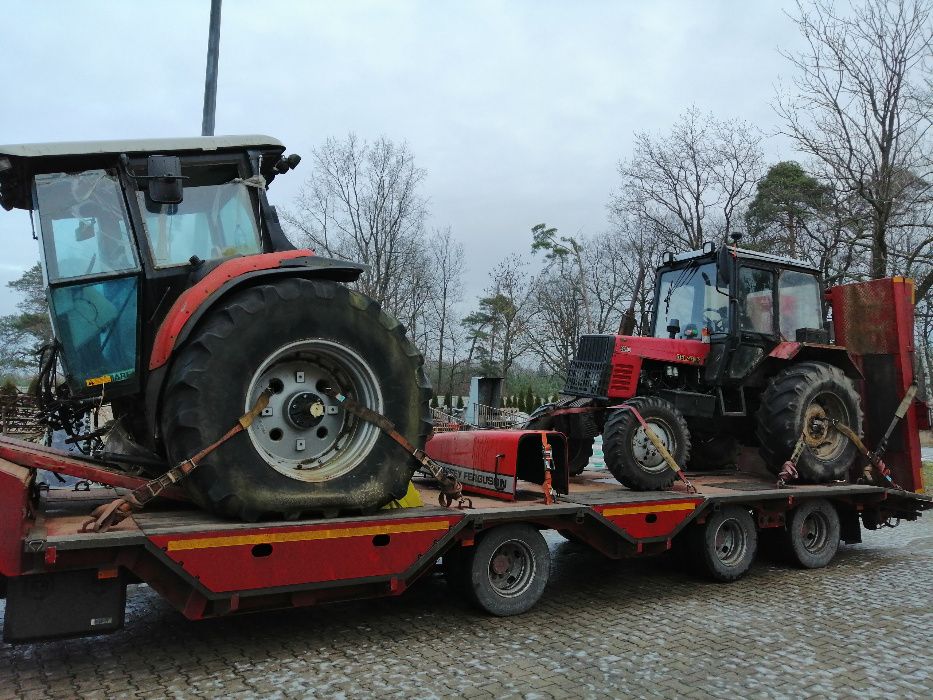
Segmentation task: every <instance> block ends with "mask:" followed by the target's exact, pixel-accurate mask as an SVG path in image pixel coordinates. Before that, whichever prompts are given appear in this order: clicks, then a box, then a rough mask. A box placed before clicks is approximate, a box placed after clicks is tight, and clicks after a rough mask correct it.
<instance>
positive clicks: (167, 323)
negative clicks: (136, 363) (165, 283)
mask: <svg viewBox="0 0 933 700" xmlns="http://www.w3.org/2000/svg"><path fill="white" fill-rule="evenodd" d="M312 255H314V251H311V250H285V251H281V252H279V253H262V254H260V255H249V256H246V257H242V258H233V259H231V260H227V261H226V262H222V263H221V264H220V265H218V266H217V267H215V268H214V269H213V270H211V271H210V272H209V273H208V274H207V275H205V277H204V279H202V280H201V281H200V282H198V283H197V284H196V285H194V286H193V287H190V288H189V289H186V290H185V291H184V292H182V294H181V296H179V297H178V299H176V300H175V303H174V304H172V308H171V309H169V312H168V314H167V315H166V316H165V320H164V321H162V325H161V326H159V331H158V333H156V337H155V342H154V343H153V344H152V355H150V358H149V370H150V371H152V370H154V369H158V368H159V367H161V366H162V365H164V364H165V363H166V362H168V360H169V358H170V357H171V356H172V350H174V349H175V341H176V340H177V339H178V336H179V335H180V334H181V332H182V331H183V330H184V328H185V324H187V323H188V321H189V320H190V319H191V317H192V316H193V315H194V314H195V312H197V310H198V309H199V308H200V307H201V305H202V304H203V303H204V302H205V301H207V300H208V299H209V298H210V297H211V295H212V294H214V292H216V291H217V290H218V289H220V288H221V287H223V286H224V285H225V284H226V283H227V282H229V281H230V280H232V279H234V278H236V277H239V276H240V275H244V274H246V273H249V272H255V271H257V270H271V269H273V268H276V267H279V265H280V264H281V263H282V261H284V260H291V259H293V258H307V257H310V256H312Z"/></svg>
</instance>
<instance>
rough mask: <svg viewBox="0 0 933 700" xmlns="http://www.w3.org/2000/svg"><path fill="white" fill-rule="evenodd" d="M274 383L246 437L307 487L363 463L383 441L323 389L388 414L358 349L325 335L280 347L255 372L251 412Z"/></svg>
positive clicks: (248, 403) (250, 394) (277, 467)
mask: <svg viewBox="0 0 933 700" xmlns="http://www.w3.org/2000/svg"><path fill="white" fill-rule="evenodd" d="M270 383H272V384H273V386H274V387H275V388H276V389H278V390H277V391H276V392H275V393H273V394H272V396H271V397H270V399H269V406H268V408H267V409H266V410H265V411H263V414H262V415H261V416H259V417H258V418H257V419H256V420H255V421H253V424H252V425H251V426H250V427H249V428H248V429H247V434H248V435H249V438H250V441H251V442H252V443H253V447H255V448H256V451H257V452H258V453H259V454H260V455H261V456H262V457H263V459H265V461H266V462H267V463H268V464H269V466H270V467H272V468H273V469H275V471H277V472H279V473H280V474H283V475H285V476H287V477H289V478H291V479H296V480H298V481H307V482H321V481H329V480H331V479H335V478H337V477H339V476H342V475H344V474H346V473H347V472H349V471H351V470H352V469H353V468H354V467H355V466H357V465H358V464H359V463H360V461H361V460H362V459H363V458H364V457H365V456H366V455H367V454H369V452H370V450H371V449H372V447H373V445H374V443H375V442H376V440H377V439H378V438H379V429H378V428H377V427H376V426H374V425H372V424H371V423H368V422H366V421H361V420H359V419H357V418H356V417H354V416H353V415H352V414H350V413H348V412H347V411H346V409H345V408H344V406H343V405H342V404H341V403H340V402H339V401H337V400H335V399H331V398H330V397H328V396H327V395H325V394H324V393H323V392H322V388H324V387H329V388H331V389H334V390H336V391H337V392H339V393H342V394H345V395H346V396H348V397H350V398H352V399H354V400H356V401H358V402H359V403H361V404H363V405H364V406H366V407H368V408H370V409H372V410H374V411H376V412H377V413H382V412H383V410H384V408H383V398H382V391H381V388H380V385H379V382H378V380H377V379H376V375H375V372H373V370H372V368H371V367H370V366H369V364H368V363H367V362H366V361H365V360H364V359H363V358H362V357H360V355H359V354H357V353H356V352H355V351H353V350H351V349H349V348H347V347H345V346H343V345H340V344H338V343H335V342H334V341H331V340H325V339H322V338H310V339H306V340H299V341H296V342H294V343H290V344H288V345H285V346H283V347H281V348H279V349H278V350H276V351H275V352H273V353H272V354H271V355H269V357H267V358H266V359H265V361H263V363H262V364H261V365H260V366H259V368H258V369H257V370H256V372H255V373H254V374H253V377H252V379H251V380H250V384H249V389H248V390H247V393H246V402H245V410H248V409H249V408H250V407H252V406H253V405H254V404H255V402H256V400H257V399H258V397H259V395H260V394H261V393H262V392H263V391H264V390H265V389H266V388H267V387H269V386H270Z"/></svg>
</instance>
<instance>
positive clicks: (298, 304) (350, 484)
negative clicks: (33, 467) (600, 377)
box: [0, 136, 431, 520]
mask: <svg viewBox="0 0 933 700" xmlns="http://www.w3.org/2000/svg"><path fill="white" fill-rule="evenodd" d="M284 152H285V148H284V146H283V145H282V144H281V143H280V142H278V141H277V140H275V139H273V138H269V137H266V136H224V137H205V138H180V139H153V140H140V141H104V142H85V143H51V144H26V145H13V146H0V204H2V206H3V207H4V208H5V209H7V210H9V209H12V208H18V209H24V210H28V211H29V212H30V213H31V215H32V216H33V221H34V227H35V228H36V229H37V233H38V237H39V239H40V241H41V257H42V267H43V271H44V274H45V278H46V283H47V290H48V302H49V308H50V312H51V320H52V326H53V329H54V335H55V340H54V342H52V343H51V344H49V345H48V346H46V348H45V349H44V352H43V355H42V358H41V365H40V374H39V378H38V382H37V386H36V391H37V392H38V393H39V395H40V396H41V398H42V399H43V404H44V407H45V415H46V417H47V420H48V424H49V428H50V430H54V431H64V432H65V433H66V434H67V435H68V436H69V437H68V441H70V442H72V443H74V444H77V445H78V446H80V447H82V448H83V449H84V450H85V451H86V452H88V453H89V454H90V455H91V456H92V457H94V458H96V459H100V460H102V461H105V462H107V463H109V464H111V465H123V467H124V468H125V469H127V470H140V471H142V472H143V473H148V474H151V475H158V474H161V473H163V472H164V471H165V470H166V468H167V467H168V466H170V465H172V464H177V463H179V462H181V461H182V460H185V459H187V458H189V457H191V456H192V455H193V454H195V453H197V452H198V451H199V450H201V449H202V448H203V447H205V446H206V445H208V444H210V443H212V442H214V441H215V440H217V439H218V438H219V437H221V435H223V434H224V433H225V432H226V431H227V430H228V428H229V427H230V426H231V425H234V424H235V423H236V421H237V418H238V417H239V416H241V415H242V414H244V412H245V411H247V410H248V409H249V408H250V407H252V406H254V405H255V404H256V403H257V401H258V397H259V396H260V395H261V394H263V393H266V394H271V397H270V399H269V404H268V406H267V407H266V408H265V409H264V410H263V411H262V414H261V415H260V416H259V417H258V419H257V420H255V421H254V422H253V424H252V425H251V426H250V427H249V428H248V429H247V430H246V436H245V438H239V439H237V440H231V441H229V442H228V443H225V444H224V445H223V446H221V447H220V448H219V449H217V450H216V451H215V452H213V453H212V454H211V455H210V456H209V457H207V458H206V459H205V460H204V462H203V463H202V466H201V467H200V468H199V469H198V470H197V471H196V472H194V473H193V474H192V475H191V477H190V478H189V479H188V480H187V482H188V483H187V486H188V489H189V492H190V494H191V496H192V497H193V498H194V500H196V501H197V502H198V503H199V504H201V505H202V506H204V507H206V508H209V509H211V510H214V511H216V512H218V513H220V514H224V515H229V516H234V517H239V518H243V519H246V520H256V519H258V518H261V517H285V518H296V517H299V516H302V515H306V514H325V515H332V514H337V513H348V512H364V511H368V510H372V509H375V508H378V507H380V506H382V505H384V504H385V503H387V502H389V501H390V500H392V499H393V498H400V497H402V496H404V494H405V493H406V490H407V487H408V483H409V480H410V478H411V475H412V473H413V471H414V467H415V462H414V460H413V459H407V460H406V459H405V456H404V453H403V452H402V451H401V450H399V449H398V446H397V445H396V444H395V443H393V442H392V440H391V439H390V438H389V437H388V436H386V435H384V434H383V433H382V432H381V431H380V430H379V429H378V428H377V427H376V426H375V425H373V424H371V423H367V422H365V421H362V420H360V419H358V418H357V417H355V415H352V414H350V413H348V412H347V411H346V410H345V409H344V407H343V406H342V405H341V403H340V402H339V401H338V400H337V399H334V398H332V397H331V395H332V394H335V393H336V394H342V395H344V396H347V397H350V398H352V399H354V400H355V401H356V402H357V403H359V404H362V405H363V406H365V407H367V408H370V409H372V410H374V411H376V412H377V413H380V414H383V415H385V416H386V417H387V418H389V420H391V421H392V422H393V423H394V424H395V425H396V426H397V427H398V429H399V431H400V432H401V433H402V434H403V435H404V436H405V437H406V438H407V439H408V440H409V441H410V442H412V443H414V444H415V445H416V446H419V447H420V446H423V445H424V443H425V440H426V437H427V435H428V434H429V431H430V429H431V424H430V421H429V409H428V399H429V397H430V386H429V384H428V382H427V379H426V377H425V375H424V372H423V371H422V358H421V355H420V354H419V352H418V351H417V349H416V348H415V347H414V346H413V345H412V344H411V342H410V341H409V340H408V339H407V338H406V335H405V330H404V328H403V327H402V326H401V324H399V322H398V321H397V320H396V319H394V318H392V317H391V316H389V315H388V314H386V313H385V312H383V311H382V310H381V309H380V308H379V306H378V304H376V303H375V302H374V301H373V300H371V299H369V298H366V297H365V296H363V295H361V294H359V293H357V292H355V291H353V290H351V289H350V288H348V287H347V286H346V285H345V284H344V283H347V282H353V281H354V280H356V279H357V278H358V277H359V276H360V274H362V273H363V272H364V267H363V266H361V265H358V264H355V263H352V262H347V261H343V260H332V259H328V258H324V257H320V256H316V255H314V253H313V252H312V251H310V250H296V249H295V247H294V246H293V245H292V244H291V243H290V242H289V241H288V240H287V238H286V237H285V235H284V233H283V231H282V228H281V227H280V225H279V220H278V217H277V215H276V213H275V210H274V208H273V207H272V206H270V204H269V201H268V199H267V196H266V187H267V186H268V185H269V184H270V183H271V182H272V180H273V179H274V178H275V177H276V176H278V175H282V174H285V173H287V172H288V171H289V170H291V169H293V168H294V167H295V166H296V165H297V164H298V161H299V160H300V159H299V158H298V156H295V155H292V156H285V154H284ZM105 404H109V406H110V407H111V408H112V413H113V419H112V422H108V424H107V425H106V426H104V427H101V428H97V426H95V425H93V423H90V422H89V420H88V416H89V415H93V414H94V413H95V412H96V411H97V410H98V409H100V408H101V406H103V405H105Z"/></svg>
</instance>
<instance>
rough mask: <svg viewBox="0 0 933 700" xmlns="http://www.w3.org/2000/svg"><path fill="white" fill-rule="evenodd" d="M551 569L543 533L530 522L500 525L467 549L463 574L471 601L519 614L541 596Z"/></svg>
mask: <svg viewBox="0 0 933 700" xmlns="http://www.w3.org/2000/svg"><path fill="white" fill-rule="evenodd" d="M550 570H551V554H550V551H549V550H548V547H547V543H546V542H545V541H544V537H542V536H541V533H540V532H538V530H536V529H535V528H533V527H531V526H530V525H519V524H514V525H500V526H499V527H496V528H493V529H492V530H490V531H489V532H487V533H486V534H485V535H484V536H483V538H482V539H481V540H479V542H478V543H477V544H476V546H475V547H473V548H472V549H471V550H468V551H467V554H466V557H465V560H464V564H463V570H462V571H463V575H464V576H465V577H466V581H467V586H466V588H467V592H468V594H469V596H470V598H471V600H472V601H473V603H474V604H475V605H477V606H479V607H480V608H481V609H482V610H485V611H486V612H488V613H491V614H493V615H498V616H500V617H505V616H508V615H519V614H521V613H523V612H525V611H526V610H528V609H530V608H531V607H532V606H533V605H534V604H535V603H537V602H538V600H539V599H540V598H541V594H542V593H544V587H545V586H546V585H547V579H548V575H549V574H550Z"/></svg>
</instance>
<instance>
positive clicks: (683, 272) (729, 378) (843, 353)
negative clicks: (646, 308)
mask: <svg viewBox="0 0 933 700" xmlns="http://www.w3.org/2000/svg"><path fill="white" fill-rule="evenodd" d="M837 289H839V288H837ZM653 309H654V311H653V314H652V320H651V326H650V329H649V334H648V335H645V336H625V335H585V336H583V337H582V338H581V339H580V342H579V348H578V351H577V354H576V357H575V359H574V361H573V362H572V364H571V366H570V369H569V372H568V376H567V381H566V385H565V387H564V390H563V392H562V393H563V395H564V398H563V399H562V400H561V401H560V402H559V403H558V404H557V405H551V406H548V407H545V408H544V409H543V410H542V411H541V412H540V413H539V414H538V415H537V416H532V420H531V421H530V424H529V425H530V427H549V428H556V429H559V430H562V431H563V432H565V433H566V434H567V435H568V437H569V447H570V464H571V469H572V471H573V472H574V473H579V472H580V471H582V470H583V468H584V467H585V466H586V464H587V460H588V458H589V457H590V455H591V454H592V445H593V439H594V437H595V436H597V435H599V434H600V433H601V434H602V436H603V454H604V456H605V461H606V466H607V467H608V469H609V470H610V471H611V472H612V473H613V475H614V476H615V477H616V478H617V479H618V480H619V481H621V482H622V483H623V484H625V485H626V486H629V487H630V488H633V489H638V490H647V489H656V488H664V487H666V486H668V485H670V483H671V482H672V481H673V479H674V478H675V474H674V472H673V471H671V470H670V469H669V468H668V466H667V464H666V462H665V461H664V459H663V458H662V456H661V455H660V454H659V452H658V450H657V449H656V448H655V446H654V445H653V444H652V442H651V441H650V440H649V439H648V437H647V436H646V434H645V431H644V429H643V428H642V426H641V424H640V423H639V421H638V419H637V417H636V416H635V415H634V414H633V413H632V412H631V411H630V410H626V409H620V408H615V407H618V406H621V405H626V406H631V407H634V408H636V409H637V411H638V412H639V413H640V414H641V416H642V417H643V418H644V419H645V421H646V422H647V423H648V424H650V425H651V427H652V429H653V431H654V432H655V433H656V434H657V436H658V437H659V438H660V439H661V441H662V442H663V443H664V445H665V446H666V447H667V449H668V450H669V451H670V452H671V454H672V455H673V456H674V458H675V460H676V461H677V462H678V463H679V464H680V465H681V466H685V465H686V466H687V467H692V468H702V469H707V470H708V469H711V468H712V469H715V468H723V467H727V466H731V465H735V464H736V461H737V457H738V453H739V450H740V446H741V445H748V446H757V447H758V448H759V451H760V454H761V457H762V458H763V461H764V463H765V465H766V466H767V468H768V469H769V470H770V471H771V472H772V473H775V474H777V473H778V472H779V471H780V469H781V467H782V465H783V463H784V462H785V461H786V460H787V459H788V458H789V457H790V455H791V453H792V451H793V450H794V447H795V446H796V445H797V442H798V440H800V439H801V436H803V439H804V443H805V446H804V450H803V453H802V455H801V457H800V460H799V462H798V463H797V468H798V471H799V474H800V478H801V479H802V480H804V481H809V482H828V481H833V480H838V479H846V478H847V477H848V470H849V468H850V466H851V465H852V463H853V461H854V459H855V456H856V447H855V445H854V444H853V443H852V442H851V441H850V440H849V439H848V438H846V437H845V435H843V433H842V432H840V431H838V430H834V429H832V427H831V426H832V425H833V421H838V422H841V423H844V424H845V425H847V426H848V427H850V428H851V429H852V430H853V431H854V432H855V433H856V434H861V429H862V418H863V416H862V407H861V402H860V396H859V392H858V390H857V382H859V380H860V378H861V370H860V368H859V367H858V366H857V364H856V362H854V361H853V356H852V355H851V354H850V352H849V351H848V350H847V348H846V347H843V346H841V345H838V344H836V343H835V337H834V330H835V328H836V327H837V326H838V325H839V322H840V321H841V320H842V319H841V318H832V320H827V319H828V318H829V317H830V315H831V314H830V313H829V312H830V308H829V304H828V303H827V290H826V289H824V285H823V281H822V279H821V277H820V275H819V273H818V271H817V270H816V269H814V268H812V267H810V266H809V265H807V264H805V263H803V262H800V261H797V260H793V259H790V258H786V257H781V256H777V255H769V254H765V253H760V252H756V251H752V250H744V249H740V248H738V247H736V246H734V245H733V246H723V247H721V248H719V249H718V250H716V249H715V248H714V247H713V246H712V245H711V244H707V245H706V246H705V247H704V249H703V250H702V251H694V252H689V253H684V254H681V255H676V256H675V255H674V254H672V253H667V254H666V255H665V259H664V262H663V264H662V265H661V267H660V268H658V271H657V277H656V282H655V297H654V307H653ZM839 315H841V312H839ZM892 385H893V382H892ZM895 405H896V402H895ZM574 409H577V410H574ZM892 411H893V409H892Z"/></svg>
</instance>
